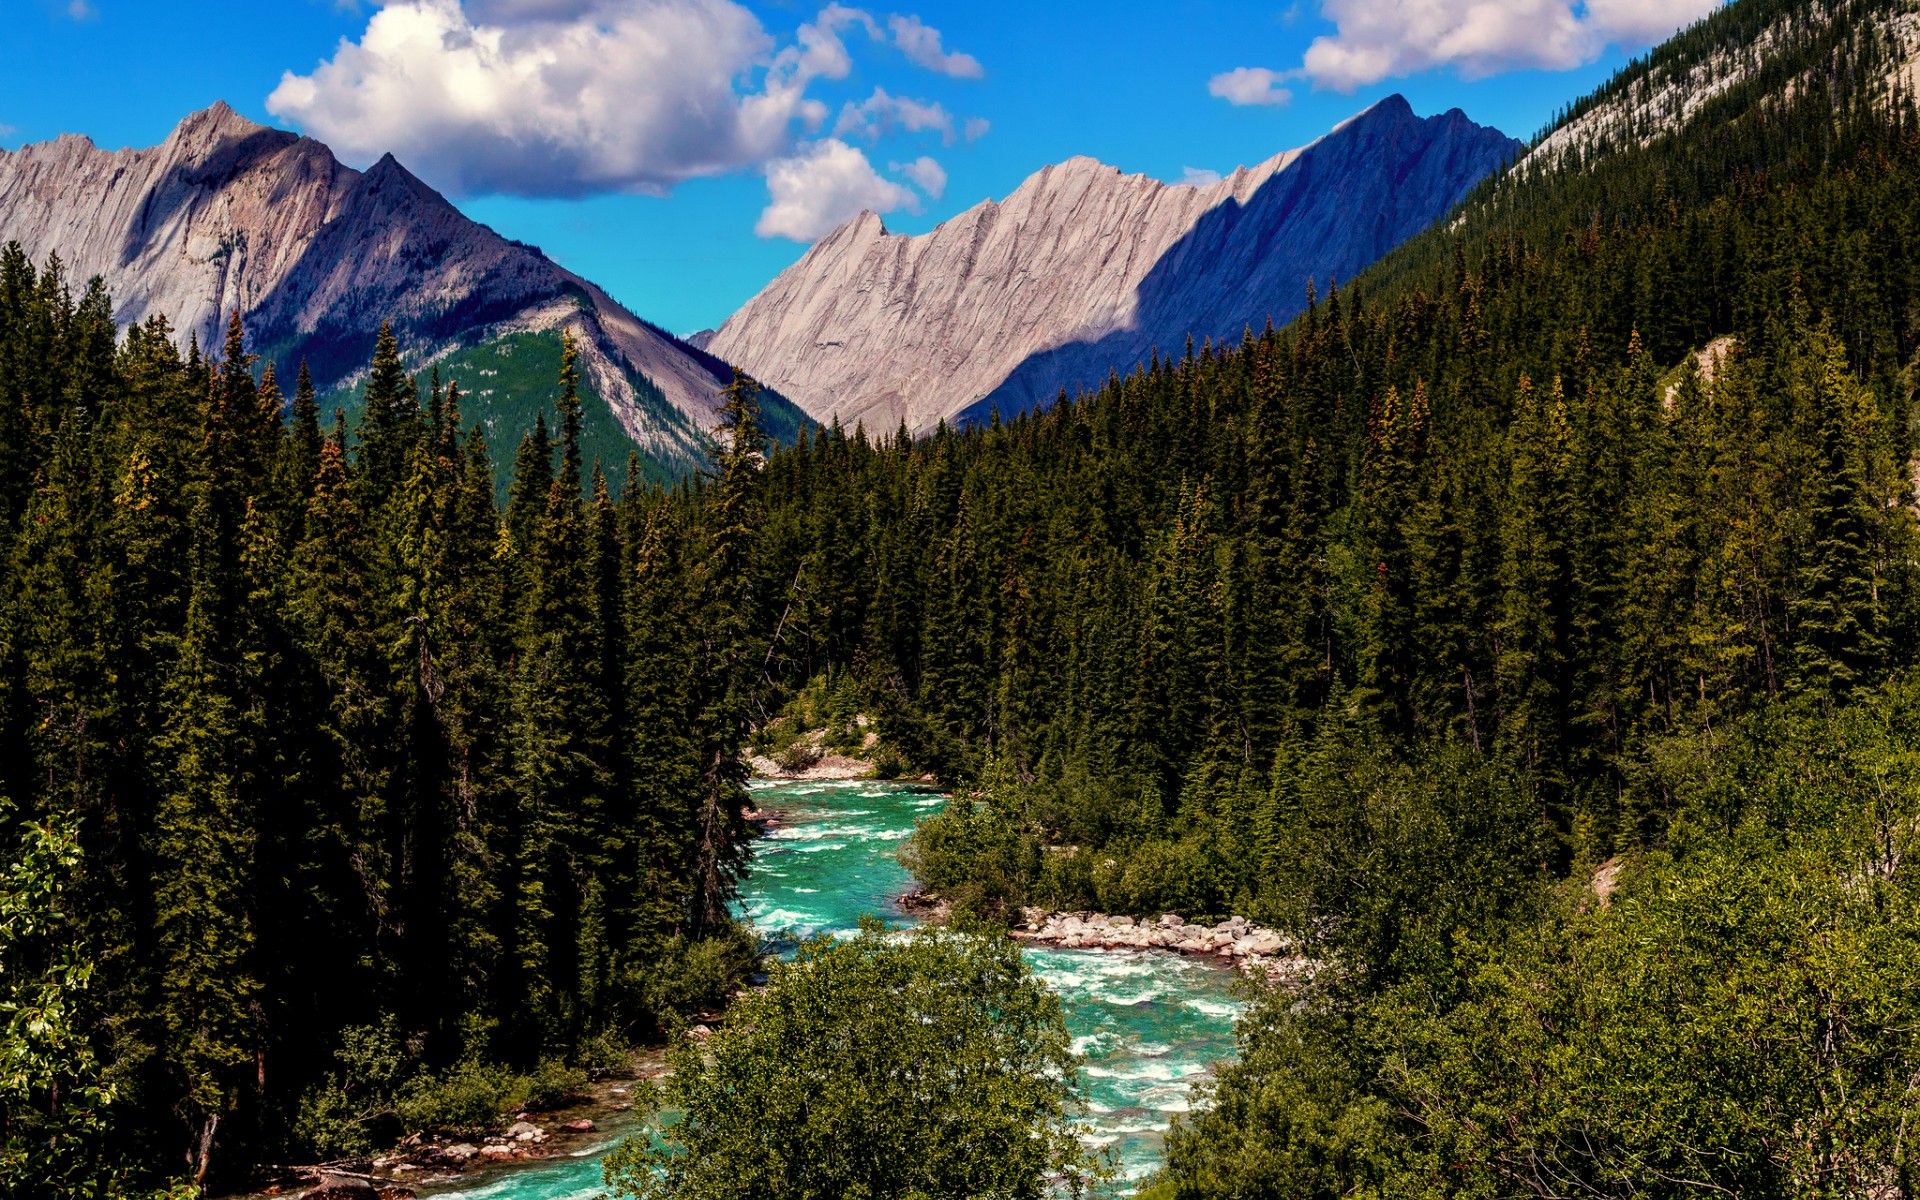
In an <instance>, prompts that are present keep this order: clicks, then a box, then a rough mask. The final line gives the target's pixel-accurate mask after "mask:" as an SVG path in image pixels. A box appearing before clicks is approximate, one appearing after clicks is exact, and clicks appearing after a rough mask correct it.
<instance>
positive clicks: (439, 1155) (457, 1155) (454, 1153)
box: [419, 1142, 480, 1167]
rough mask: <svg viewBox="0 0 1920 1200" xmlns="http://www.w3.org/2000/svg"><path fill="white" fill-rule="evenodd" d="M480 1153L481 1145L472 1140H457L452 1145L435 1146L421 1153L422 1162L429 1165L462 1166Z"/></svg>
mask: <svg viewBox="0 0 1920 1200" xmlns="http://www.w3.org/2000/svg"><path fill="white" fill-rule="evenodd" d="M479 1153H480V1147H478V1146H475V1145H473V1144H472V1143H470V1142H456V1143H454V1144H453V1145H451V1146H434V1147H431V1148H430V1149H428V1150H427V1151H426V1152H425V1153H423V1154H422V1155H420V1159H419V1161H420V1163H421V1164H422V1165H424V1166H429V1167H462V1166H465V1165H466V1164H467V1163H468V1162H470V1161H472V1159H473V1158H474V1156H475V1155H477V1154H479Z"/></svg>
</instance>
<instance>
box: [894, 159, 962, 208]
mask: <svg viewBox="0 0 1920 1200" xmlns="http://www.w3.org/2000/svg"><path fill="white" fill-rule="evenodd" d="M887 169H888V170H889V171H892V172H893V173H894V174H896V175H904V176H906V177H907V179H908V180H910V181H911V182H912V183H913V186H915V187H917V188H919V189H920V190H921V191H923V192H925V193H926V194H927V196H928V197H929V198H930V199H934V200H938V199H939V198H940V197H942V196H944V195H946V194H947V169H946V168H945V167H943V166H941V165H940V164H939V163H937V162H935V161H934V160H933V159H931V158H929V157H928V156H926V155H924V154H922V155H921V156H920V157H919V158H916V159H914V160H913V161H912V162H910V163H889V164H888V165H887Z"/></svg>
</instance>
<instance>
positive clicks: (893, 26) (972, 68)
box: [887, 16, 987, 79]
mask: <svg viewBox="0 0 1920 1200" xmlns="http://www.w3.org/2000/svg"><path fill="white" fill-rule="evenodd" d="M887 28H888V29H889V30H891V31H892V33H893V44H894V45H896V46H898V47H900V53H902V54H904V55H906V56H907V61H908V62H910V63H913V64H914V65H915V66H919V67H925V68H926V69H927V70H929V71H938V72H939V73H940V74H942V75H951V76H953V77H954V78H955V79H979V78H980V77H981V76H983V75H985V74H986V73H987V71H986V68H985V67H982V66H981V65H980V60H979V59H977V58H975V57H974V56H973V55H971V54H961V53H959V52H958V51H955V52H954V53H951V54H949V53H947V52H946V51H945V50H944V49H942V48H941V45H940V31H939V30H938V29H935V28H934V27H933V26H931V25H927V24H925V23H923V22H922V21H921V20H920V18H919V17H910V16H909V17H900V16H895V17H888V18H887Z"/></svg>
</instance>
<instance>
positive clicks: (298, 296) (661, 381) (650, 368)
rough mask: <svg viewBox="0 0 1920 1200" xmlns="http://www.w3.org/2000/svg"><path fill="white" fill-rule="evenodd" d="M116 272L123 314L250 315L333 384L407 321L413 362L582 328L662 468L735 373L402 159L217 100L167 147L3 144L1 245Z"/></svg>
mask: <svg viewBox="0 0 1920 1200" xmlns="http://www.w3.org/2000/svg"><path fill="white" fill-rule="evenodd" d="M5 241H17V242H19V243H20V245H21V247H22V248H23V249H24V250H25V252H26V253H27V255H28V256H29V257H31V258H32V259H33V260H34V261H35V262H36V263H42V262H45V261H46V260H47V258H48V256H49V255H52V254H56V253H57V254H58V255H59V256H60V258H61V260H62V261H63V262H64V264H65V267H66V270H67V273H68V275H69V278H70V279H72V280H73V281H75V284H76V286H77V285H79V284H82V283H84V281H85V280H86V279H87V278H88V277H90V276H94V275H98V276H100V277H101V278H102V279H104V280H105V282H106V284H107V286H108V287H109V288H110V289H111V291H112V294H113V297H114V302H115V304H116V306H117V308H116V314H115V315H116V317H117V318H118V319H119V321H120V322H121V323H122V324H123V325H125V324H128V323H131V322H134V321H140V320H144V319H146V318H147V317H148V316H151V315H155V314H158V315H160V316H163V317H165V318H166V319H167V320H168V321H170V322H171V323H172V324H173V326H174V328H175V329H176V330H177V331H178V333H179V335H180V337H181V338H182V340H184V339H185V337H186V335H187V333H188V332H192V333H193V334H195V335H197V336H198V337H199V339H200V341H201V343H202V344H203V345H205V344H217V339H218V338H219V337H220V336H221V334H222V330H223V326H224V323H225V321H226V317H227V314H229V313H231V312H233V311H236V310H237V311H239V312H241V313H242V314H243V315H244V316H245V317H246V319H247V322H248V326H249V329H250V331H251V333H252V335H253V338H254V341H255V344H256V345H257V346H259V347H262V348H264V349H265V350H266V351H267V352H268V353H269V354H271V355H272V356H273V357H274V358H276V359H278V360H280V361H281V363H282V366H283V367H284V368H287V371H286V374H290V373H291V368H292V367H293V366H294V365H295V364H296V363H297V361H298V360H300V359H305V360H307V361H308V362H309V363H310V364H311V366H312V369H313V371H314V373H315V376H316V381H317V382H318V383H319V384H320V386H321V387H322V388H323V389H324V388H326V387H328V386H331V385H333V384H335V383H338V382H340V381H343V380H346V379H349V378H351V377H352V376H353V375H354V374H355V373H356V372H358V371H359V370H361V369H362V368H363V367H364V365H365V363H366V360H367V357H368V355H369V354H370V352H371V349H372V333H373V330H374V329H376V328H377V327H378V325H379V323H380V322H381V321H383V320H392V321H393V322H394V324H395V327H396V329H397V331H398V332H399V334H400V336H401V342H402V345H403V347H404V348H405V349H406V350H407V351H408V353H409V356H410V357H411V358H412V359H413V360H414V361H415V362H416V363H424V362H426V361H429V360H431V359H432V358H434V357H435V356H436V355H437V354H438V353H441V352H444V351H446V350H448V349H451V348H452V347H454V346H456V345H459V344H463V343H470V342H473V341H484V340H489V339H491V338H493V337H497V336H501V335H504V334H507V333H515V332H524V331H538V330H551V329H557V328H560V327H563V326H564V327H570V328H572V329H573V330H574V331H575V333H576V336H578V337H580V338H581V340H582V344H583V347H584V353H583V355H582V357H583V367H584V370H585V371H586V372H587V374H588V376H589V378H590V379H591V381H592V382H593V384H594V385H595V390H596V391H597V392H598V393H599V395H601V396H602V397H604V398H605V399H606V401H607V402H608V404H609V405H610V406H611V407H612V408H613V410H614V414H615V416H616V417H617V418H618V420H619V421H620V423H621V425H622V426H623V427H624V428H625V429H626V431H627V432H628V433H629V434H630V435H631V436H632V437H633V439H634V441H635V442H636V443H637V444H638V445H639V446H640V447H641V448H642V449H643V450H644V451H646V452H647V453H648V454H650V455H651V456H652V457H654V458H655V459H656V460H658V461H661V462H663V463H676V462H681V461H691V460H692V457H693V456H694V455H695V454H696V453H697V452H698V445H699V440H700V434H701V431H702V430H704V429H706V428H709V427H711V426H712V425H713V424H714V421H715V415H714V414H715V409H716V406H717V404H718V397H719V393H720V389H721V388H722V387H723V386H724V384H725V381H726V378H727V376H728V375H729V374H730V372H729V371H728V369H727V368H726V367H725V365H724V364H722V363H721V362H720V361H719V360H717V359H715V358H714V357H713V356H711V355H709V354H706V353H705V352H703V351H700V350H697V349H695V348H693V347H691V346H688V345H686V344H685V343H682V342H680V341H678V340H677V339H675V338H673V337H672V336H670V335H668V334H666V333H664V332H662V331H661V330H659V329H658V328H656V327H654V326H652V325H650V324H648V323H647V322H645V321H643V320H641V319H639V318H638V317H636V316H634V315H633V314H632V313H630V312H628V311H627V310H625V309H624V308H621V307H620V306H619V305H618V304H615V303H614V302H613V301H612V300H611V299H609V298H608V296H607V295H606V293H604V292H602V291H601V290H600V289H599V288H597V287H595V286H594V285H593V284H591V283H589V282H588V281H586V280H584V279H582V278H580V277H579V276H577V275H575V274H573V273H572V272H570V271H567V270H565V269H563V268H561V267H560V266H559V265H558V264H556V263H554V262H553V261H552V260H550V259H548V258H547V257H546V256H545V255H544V254H542V253H540V251H538V250H536V249H534V248H533V247H530V246H526V245H522V244H520V243H518V242H513V241H509V240H508V239H506V238H503V237H501V236H500V235H499V234H497V233H495V232H494V231H493V230H491V229H489V228H487V227H486V226H484V225H480V224H478V223H476V222H474V221H471V220H469V219H468V218H467V217H465V216H464V215H462V214H461V213H460V211H459V210H458V209H456V208H455V207H454V206H453V205H452V204H450V203H448V201H447V200H446V199H445V198H444V197H442V196H441V195H440V194H439V193H437V192H435V191H434V190H433V189H432V188H429V187H428V186H426V184H424V183H422V182H421V181H420V180H419V179H417V178H415V177H414V176H413V175H412V174H411V173H409V172H408V171H407V169H406V168H405V167H403V166H401V165H400V164H399V163H398V162H396V161H395V160H394V159H393V158H392V157H391V156H389V157H386V158H383V159H381V160H380V161H379V162H377V163H375V164H374V165H373V166H372V167H370V168H369V169H367V170H366V171H364V172H361V171H356V170H353V169H351V168H349V167H346V166H344V165H342V164H341V163H340V162H339V161H338V160H336V159H335V158H334V156H333V154H332V152H331V151H329V150H328V149H327V147H325V146H324V145H322V144H320V143H319V142H316V141H313V140H312V139H310V138H303V137H299V136H297V135H295V134H292V133H288V132H285V131H283V130H278V129H269V128H267V127H265V126H262V125H258V124H255V123H254V122H252V121H249V120H247V119H246V118H244V117H242V116H240V115H238V114H237V113H235V112H234V111H233V110H232V109H230V108H228V107H227V106H226V105H225V104H216V105H214V106H213V107H212V108H209V109H207V110H205V111H204V112H198V113H195V114H193V115H192V116H190V117H188V118H187V119H186V120H184V121H182V122H181V123H180V125H179V126H178V127H177V128H176V129H175V130H174V131H173V133H172V134H171V135H170V136H169V137H168V138H167V139H166V141H164V142H162V143H161V144H160V145H158V146H153V147H148V148H145V149H128V150H117V151H106V150H102V149H100V148H98V147H96V146H95V145H94V144H93V143H92V142H91V141H89V140H88V139H86V138H84V137H79V136H75V135H71V134H68V135H63V136H61V137H60V138H57V139H56V140H54V141H52V142H45V143H39V144H35V145H28V146H23V147H22V148H21V149H19V150H18V151H15V152H12V153H7V152H5V151H0V242H5Z"/></svg>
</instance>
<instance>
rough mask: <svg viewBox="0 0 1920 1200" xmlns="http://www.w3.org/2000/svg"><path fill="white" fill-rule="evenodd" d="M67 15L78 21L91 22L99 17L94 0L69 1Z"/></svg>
mask: <svg viewBox="0 0 1920 1200" xmlns="http://www.w3.org/2000/svg"><path fill="white" fill-rule="evenodd" d="M67 15H68V16H69V17H72V18H73V19H74V20H76V21H91V20H93V19H94V18H95V17H97V16H99V15H100V13H99V10H97V9H95V8H94V7H93V0H67Z"/></svg>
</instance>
